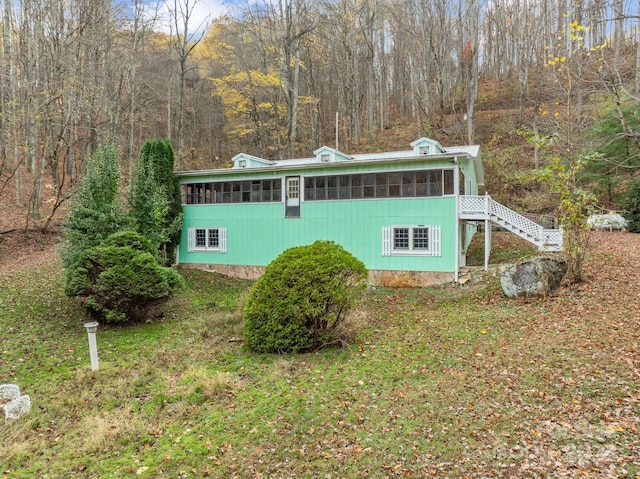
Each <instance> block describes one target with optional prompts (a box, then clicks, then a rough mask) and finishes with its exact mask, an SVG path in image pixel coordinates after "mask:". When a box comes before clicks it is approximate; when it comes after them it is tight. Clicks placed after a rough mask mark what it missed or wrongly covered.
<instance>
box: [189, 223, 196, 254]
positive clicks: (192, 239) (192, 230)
mask: <svg viewBox="0 0 640 479" xmlns="http://www.w3.org/2000/svg"><path fill="white" fill-rule="evenodd" d="M195 250H196V229H195V228H189V229H188V230H187V251H188V252H189V253H192V252H193V251H195Z"/></svg>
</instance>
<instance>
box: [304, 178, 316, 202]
mask: <svg viewBox="0 0 640 479" xmlns="http://www.w3.org/2000/svg"><path fill="white" fill-rule="evenodd" d="M304 199H305V200H307V201H309V200H311V201H313V200H315V199H316V187H315V178H313V177H308V178H305V179H304Z"/></svg>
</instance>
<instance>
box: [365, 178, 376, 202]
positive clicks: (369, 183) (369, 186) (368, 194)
mask: <svg viewBox="0 0 640 479" xmlns="http://www.w3.org/2000/svg"><path fill="white" fill-rule="evenodd" d="M362 182H363V184H364V197H365V198H373V197H374V195H375V185H376V175H375V174H374V173H367V174H365V175H362Z"/></svg>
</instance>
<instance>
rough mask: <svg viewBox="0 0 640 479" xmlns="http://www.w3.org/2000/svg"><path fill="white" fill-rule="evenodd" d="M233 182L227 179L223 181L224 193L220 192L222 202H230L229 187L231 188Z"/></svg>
mask: <svg viewBox="0 0 640 479" xmlns="http://www.w3.org/2000/svg"><path fill="white" fill-rule="evenodd" d="M232 186H233V184H232V183H230V182H229V181H225V182H224V193H223V194H222V197H223V200H222V202H223V203H231V200H232V197H233V195H232V193H231V188H232Z"/></svg>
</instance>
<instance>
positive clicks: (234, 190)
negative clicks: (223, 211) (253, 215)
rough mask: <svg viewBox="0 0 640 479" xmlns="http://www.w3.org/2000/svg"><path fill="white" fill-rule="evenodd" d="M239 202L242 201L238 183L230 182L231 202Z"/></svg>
mask: <svg viewBox="0 0 640 479" xmlns="http://www.w3.org/2000/svg"><path fill="white" fill-rule="evenodd" d="M241 200H242V195H241V191H240V182H239V181H232V182H231V202H232V203H240V201H241Z"/></svg>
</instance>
